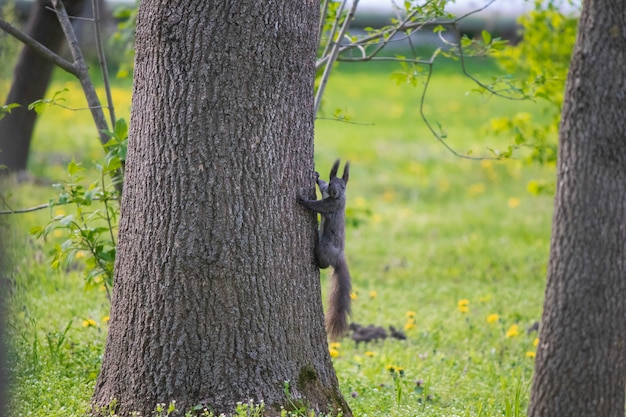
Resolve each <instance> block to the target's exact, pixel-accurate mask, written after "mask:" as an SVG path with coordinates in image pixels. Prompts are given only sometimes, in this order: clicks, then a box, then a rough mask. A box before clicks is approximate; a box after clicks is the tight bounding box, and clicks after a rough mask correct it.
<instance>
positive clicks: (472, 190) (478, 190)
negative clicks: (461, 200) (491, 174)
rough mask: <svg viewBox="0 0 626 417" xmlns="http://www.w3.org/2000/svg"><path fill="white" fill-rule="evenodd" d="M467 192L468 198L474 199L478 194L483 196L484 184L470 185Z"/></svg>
mask: <svg viewBox="0 0 626 417" xmlns="http://www.w3.org/2000/svg"><path fill="white" fill-rule="evenodd" d="M467 192H468V194H469V195H470V197H475V196H477V195H479V194H483V193H484V192H485V184H483V183H482V182H479V183H477V184H472V185H470V187H469V188H468V189H467Z"/></svg>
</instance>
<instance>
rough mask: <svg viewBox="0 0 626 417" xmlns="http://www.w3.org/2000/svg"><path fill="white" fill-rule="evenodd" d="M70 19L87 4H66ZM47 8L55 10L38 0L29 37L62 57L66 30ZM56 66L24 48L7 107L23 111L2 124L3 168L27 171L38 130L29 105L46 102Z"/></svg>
mask: <svg viewBox="0 0 626 417" xmlns="http://www.w3.org/2000/svg"><path fill="white" fill-rule="evenodd" d="M64 3H65V5H66V8H67V11H68V13H69V14H70V15H76V14H79V12H80V10H81V9H82V6H83V3H84V0H66V1H65V2H64ZM46 7H52V5H51V3H50V1H49V0H37V2H35V3H34V4H33V6H32V9H31V12H30V18H29V20H28V24H27V33H28V34H29V35H30V36H31V37H32V38H33V39H35V40H36V41H38V42H39V43H41V44H43V45H44V46H45V47H47V48H48V49H50V50H51V51H53V52H56V53H59V51H60V50H61V47H62V46H63V39H64V35H63V30H61V26H60V25H59V21H58V19H57V17H56V15H55V13H54V12H53V11H51V10H49V9H47V8H46ZM53 69H54V64H53V63H52V62H50V61H49V60H47V59H46V58H44V57H42V56H41V55H39V54H37V53H36V52H34V51H33V50H31V49H30V48H28V47H26V46H25V47H24V48H23V49H22V52H21V54H20V56H19V58H18V61H17V64H16V66H15V70H14V75H13V82H12V84H11V89H10V91H9V95H8V97H7V99H6V103H18V104H20V105H21V107H19V108H16V109H13V111H11V113H10V114H7V115H6V116H5V117H4V118H3V119H2V120H0V150H2V152H0V165H5V166H6V167H7V168H8V169H10V170H12V171H21V170H25V169H26V164H27V162H28V152H29V150H30V140H31V137H32V134H33V129H34V128H35V121H36V120H37V113H35V111H33V110H28V105H29V104H30V103H32V102H33V101H35V100H38V99H40V98H42V97H43V96H44V95H45V93H46V90H47V89H48V84H49V83H50V77H51V75H52V70H53Z"/></svg>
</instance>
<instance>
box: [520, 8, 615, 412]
mask: <svg viewBox="0 0 626 417" xmlns="http://www.w3.org/2000/svg"><path fill="white" fill-rule="evenodd" d="M559 139H560V148H559V163H558V179H557V193H556V198H555V212H554V220H553V231H552V244H551V250H550V262H549V265H548V283H547V289H546V297H545V304H544V313H543V319H542V327H541V334H540V344H539V348H538V351H537V359H536V369H535V375H534V379H533V386H532V391H531V403H530V408H529V416H530V417H541V416H545V417H548V416H549V417H554V416H572V417H577V416H581V417H582V416H585V417H588V416H607V417H609V416H614V417H624V393H625V389H626V3H624V2H623V1H621V0H611V1H598V0H586V1H585V2H583V9H582V14H581V18H580V24H579V33H578V38H577V40H576V46H575V48H574V53H573V56H572V62H571V67H570V72H569V75H568V80H567V86H566V92H565V101H564V106H563V114H562V121H561V127H560V133H559Z"/></svg>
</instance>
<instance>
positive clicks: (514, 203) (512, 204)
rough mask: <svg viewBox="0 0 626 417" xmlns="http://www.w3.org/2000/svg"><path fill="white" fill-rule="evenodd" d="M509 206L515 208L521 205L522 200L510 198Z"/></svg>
mask: <svg viewBox="0 0 626 417" xmlns="http://www.w3.org/2000/svg"><path fill="white" fill-rule="evenodd" d="M507 204H508V205H509V208H515V207H517V206H519V205H520V199H519V198H517V197H511V198H509V201H508V202H507Z"/></svg>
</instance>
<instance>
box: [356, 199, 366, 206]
mask: <svg viewBox="0 0 626 417" xmlns="http://www.w3.org/2000/svg"><path fill="white" fill-rule="evenodd" d="M354 206H355V207H358V208H364V207H365V206H366V201H365V199H364V198H363V197H357V198H355V199H354Z"/></svg>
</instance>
